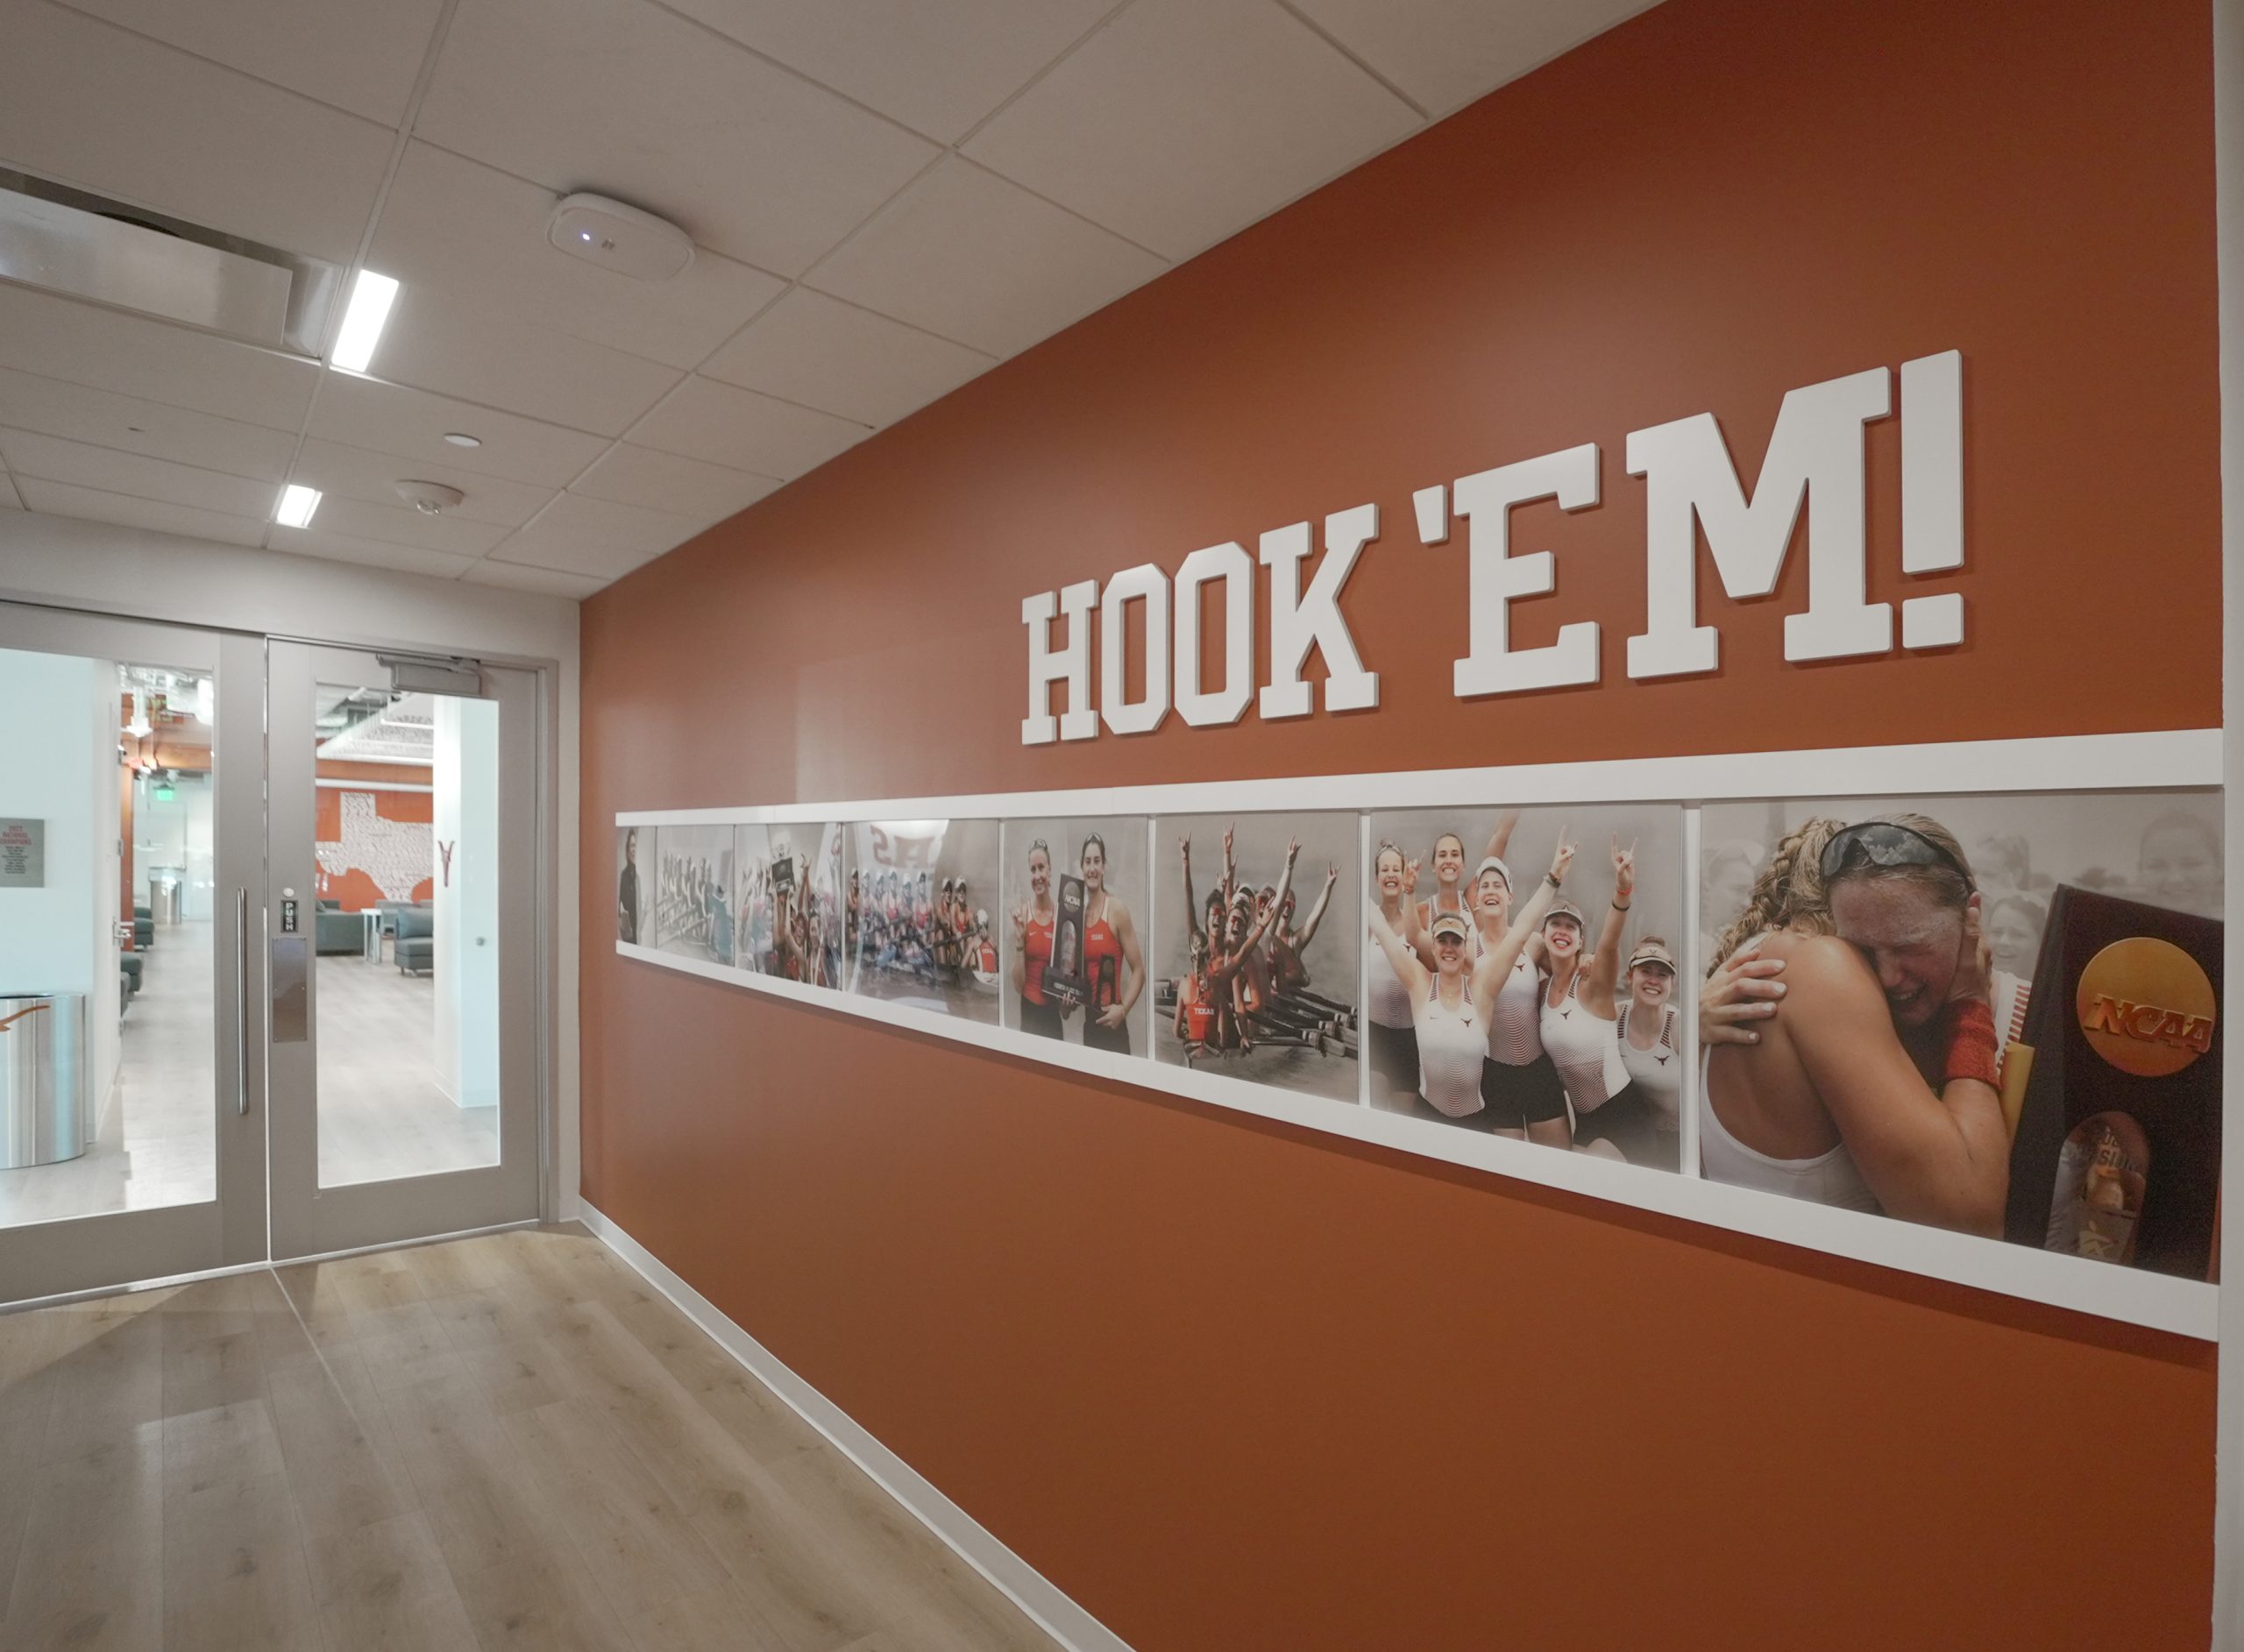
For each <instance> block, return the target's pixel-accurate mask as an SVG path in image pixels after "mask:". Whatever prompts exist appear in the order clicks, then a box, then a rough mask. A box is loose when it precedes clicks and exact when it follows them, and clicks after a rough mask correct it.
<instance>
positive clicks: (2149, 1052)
mask: <svg viewBox="0 0 2244 1652" xmlns="http://www.w3.org/2000/svg"><path fill="white" fill-rule="evenodd" d="M2073 1009H2074V1011H2075V1013H2076V1014H2077V1015H2078V1017H2080V1030H2081V1032H2082V1034H2083V1036H2084V1037H2085V1038H2086V1039H2088V1045H2089V1047H2090V1048H2091V1049H2092V1050H2094V1051H2095V1052H2096V1053H2097V1054H2098V1055H2100V1056H2102V1057H2103V1058H2104V1059H2105V1060H2106V1061H2109V1062H2110V1063H2111V1064H2112V1065H2113V1067H2118V1068H2119V1069H2120V1071H2121V1072H2122V1073H2132V1074H2135V1075H2136V1076H2137V1077H2139V1078H2163V1077H2165V1076H2166V1075H2167V1074H2171V1073H2178V1072H2180V1071H2181V1070H2182V1069H2183V1068H2184V1067H2187V1066H2189V1065H2190V1063H2191V1062H2192V1061H2194V1060H2197V1059H2198V1057H2199V1056H2201V1055H2203V1054H2204V1053H2205V1052H2206V1051H2207V1050H2209V1049H2211V1048H2212V1026H2213V1017H2215V1015H2216V1014H2217V1013H2218V1012H2219V1009H2218V1005H2217V1004H2216V1003H2215V1001H2214V998H2213V991H2212V982H2211V981H2210V980H2208V979H2207V978H2206V976H2205V970H2204V968H2202V967H2201V966H2200V965H2199V964H2198V961H2197V960H2196V959H2194V958H2192V957H2191V956H2190V954H2188V953H2186V952H2184V951H2183V950H2182V948H2180V947H2177V946H2176V945H2174V943H2173V942H2171V941H2166V940H2156V939H2152V938H2150V937H2149V936H2145V935H2138V936H2135V937H2134V938H2132V939H2127V940H2115V941H2113V943H2112V944H2111V945H2110V946H2108V947H2105V948H2104V950H2103V951H2101V952H2099V953H2098V954H2096V956H2095V957H2093V958H2091V959H2090V960H2089V961H2088V968H2085V969H2084V970H2082V971H2081V972H2080V985H2079V987H2078V989H2077V990H2076V991H2075V993H2074V995H2073Z"/></svg>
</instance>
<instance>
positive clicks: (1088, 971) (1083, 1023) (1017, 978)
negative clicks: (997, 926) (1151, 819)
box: [1004, 815, 1151, 1055]
mask: <svg viewBox="0 0 2244 1652" xmlns="http://www.w3.org/2000/svg"><path fill="white" fill-rule="evenodd" d="M1145 887H1146V820H1145V817H1144V816H1143V815H1136V816H1131V817H1127V818H1122V819H1105V818H1090V819H1031V820H1009V821H1007V822H1006V823H1005V890H1004V894H1005V912H1006V925H1005V987H1006V990H1005V995H1004V996H1005V1025H1007V1026H1009V1027H1017V1028H1019V1030H1020V1031H1021V1032H1027V1033H1032V1034H1033V1035H1035V1036H1036V1037H1038V1038H1045V1039H1062V1040H1063V1041H1065V1042H1068V1043H1071V1044H1081V1045H1084V1046H1088V1047H1090V1048H1091V1049H1095V1050H1106V1051H1109V1052H1111V1053H1115V1054H1118V1055H1129V1054H1132V1053H1141V1052H1143V1051H1144V1050H1145V1048H1146V1037H1147V1024H1148V1017H1149V1016H1150V1012H1151V1002H1150V997H1149V995H1148V994H1147V991H1146V980H1147V977H1146V957H1145V950H1144V946H1143V940H1142V929H1141V926H1142V924H1143V921H1144V920H1143V918H1142V916H1141V911H1140V909H1139V908H1138V907H1136V906H1134V905H1133V902H1135V901H1137V900H1139V899H1140V898H1141V896H1140V891H1142V890H1144V889H1145Z"/></svg>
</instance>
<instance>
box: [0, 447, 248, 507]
mask: <svg viewBox="0 0 2244 1652" xmlns="http://www.w3.org/2000/svg"><path fill="white" fill-rule="evenodd" d="M0 457H5V458H6V459H7V461H8V468H9V469H10V470H11V471H14V472H15V473H16V474H17V475H18V476H32V477H38V478H39V479H41V480H43V481H48V482H67V483H70V484H71V485H72V486H76V487H91V488H99V489H101V490H102V491H103V492H104V493H130V494H131V495H132V496H133V497H135V498H136V499H153V500H164V501H166V502H167V503H169V504H173V505H190V506H193V507H195V509H197V510H206V511H217V512H219V513H220V514H224V515H229V516H248V517H259V516H263V515H265V514H267V513H268V512H270V511H271V510H272V508H273V500H275V499H276V498H277V497H278V496H279V493H280V490H279V489H278V488H276V487H275V486H273V484H272V483H270V482H257V481H252V480H250V479H248V478H246V477H240V476H227V475H224V474H222V473H221V472H219V471H203V470H197V469H195V467H194V466H193V465H189V464H173V463H172V462H171V461H170V460H169V459H152V458H149V457H146V455H144V454H138V453H120V452H118V451H117V450H116V449H114V448H101V447H94V446H92V445H91V444H89V443H84V442H70V441H66V440H65V439H63V438H62V437H60V436H41V435H39V433H38V432H36V431H32V430H11V429H0Z"/></svg>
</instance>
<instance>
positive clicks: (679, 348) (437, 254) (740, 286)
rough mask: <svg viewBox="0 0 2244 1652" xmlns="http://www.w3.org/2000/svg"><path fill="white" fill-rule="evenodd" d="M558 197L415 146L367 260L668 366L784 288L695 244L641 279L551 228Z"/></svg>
mask: <svg viewBox="0 0 2244 1652" xmlns="http://www.w3.org/2000/svg"><path fill="white" fill-rule="evenodd" d="M560 199H561V197H560V196H559V195H557V194H556V193H555V192H554V191H552V190H550V189H548V188H544V187H543V186H542V185H539V184H535V183H529V182H525V181H523V180H522V179H520V178H511V177H508V175H507V174H505V173H502V172H496V171H494V170H493V169H492V168H491V167H485V166H481V165H479V164H478V163H476V162H475V161H472V160H466V159H465V157H462V156H459V155H454V154H449V153H447V152H444V150H441V149H437V148H433V147H431V146H430V145H427V144H423V143H415V144H412V145H408V148H407V150H406V152H405V159H404V161H403V162H402V164H401V165H400V167H398V173H397V179H396V181H395V182H394V183H393V184H392V185H391V186H390V192H389V195H388V198H387V200H385V201H384V202H383V203H382V217H381V224H380V229H379V230H376V232H375V236H374V245H373V250H372V251H371V252H369V253H368V254H367V259H366V261H367V264H368V266H370V267H372V268H373V269H377V270H380V272H381V273H383V274H385V275H391V276H394V277H396V278H397V279H398V280H400V281H402V282H403V283H404V284H405V286H406V288H407V289H408V291H411V290H414V289H415V288H418V287H429V288H430V289H431V290H433V291H436V292H438V293H442V294H448V295H449V294H457V295H458V296H459V297H461V298H464V299H466V300H468V301H472V302H473V303H476V304H479V305H481V306H483V307H484V308H496V307H501V306H503V307H504V308H506V310H507V311H508V314H510V315H513V316H517V317H519V318H520V319H521V320H522V321H524V322H531V323H536V324H538V325H539V326H543V327H550V328H552V329H553V330H556V331H557V332H563V333H567V334H569V335H570V336H571V337H576V338H583V339H588V340H590V341H591V342H593V344H606V345H607V346H609V347H610V348H612V349H615V350H621V351H628V352H630V353H631V354H632V355H635V356H643V357H645V358H647V359H648V360H650V361H659V362H661V363H663V364H664V365H666V366H671V367H678V368H681V369H683V368H686V367H691V366H692V365H695V364H696V363H698V362H699V361H700V360H701V359H702V358H705V357H706V356H707V355H708V353H709V352H710V351H713V350H714V349H715V348H716V347H717V346H718V345H719V344H722V343H724V341H725V340H726V339H728V338H729V337H732V335H733V334H734V333H735V332H736V331H738V330H739V329H740V326H741V324H742V323H743V322H745V321H747V320H748V318H749V316H753V315H754V314H756V311H757V310H759V309H761V308H763V306H764V305H766V304H768V303H770V301H772V300H773V299H774V298H776V297H778V295H779V294H780V293H781V292H783V291H785V287H786V283H785V282H784V281H782V280H779V279H778V277H777V276H772V275H767V274H765V273H763V271H761V270H752V269H750V268H749V267H748V266H746V265H745V264H741V263H737V262H735V260H733V259H728V258H726V257H724V256H723V255H722V254H721V253H717V252H711V251H709V250H708V249H707V247H699V248H696V249H695V251H694V254H693V262H692V264H691V265H689V266H686V268H685V272H684V273H682V274H678V275H675V276H673V277H671V279H670V280H667V281H639V280H632V279H631V278H630V277H629V276H628V275H618V274H616V273H614V271H612V270H604V269H601V268H600V267H599V266H597V265H593V264H587V263H586V261H585V260H584V259H577V258H571V257H570V256H569V255H568V254H567V253H565V252H558V251H557V250H555V248H554V247H553V246H552V245H550V243H549V242H548V241H547V240H546V238H545V226H546V223H547V221H548V220H549V219H550V218H551V217H552V216H553V209H554V207H555V206H556V205H557V204H558V202H559V201H560Z"/></svg>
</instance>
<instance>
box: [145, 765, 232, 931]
mask: <svg viewBox="0 0 2244 1652" xmlns="http://www.w3.org/2000/svg"><path fill="white" fill-rule="evenodd" d="M174 791H175V792H176V793H177V795H176V796H174V798H172V800H171V801H170V802H169V803H166V802H165V801H163V799H161V798H159V797H157V796H156V789H155V788H154V787H153V786H152V785H150V784H149V783H148V781H147V779H146V776H143V777H142V778H141V779H140V780H139V781H138V783H137V790H136V791H135V793H134V801H133V805H132V897H133V899H135V900H136V901H142V902H145V901H146V900H147V898H148V878H149V876H150V874H152V873H153V872H154V870H155V869H157V868H158V867H160V866H175V867H178V868H180V869H181V870H182V871H183V872H184V873H185V874H186V878H187V881H186V883H185V884H184V885H182V887H181V890H180V911H179V915H180V918H181V920H182V921H184V922H187V923H191V924H207V923H209V922H210V921H211V918H212V916H213V911H214V907H215V905H216V902H217V889H216V887H215V883H214V875H213V873H212V870H211V859H210V833H211V826H212V821H211V808H210V805H211V795H210V777H209V776H208V775H201V774H183V775H181V776H179V777H178V779H177V780H176V782H175V783H174Z"/></svg>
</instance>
